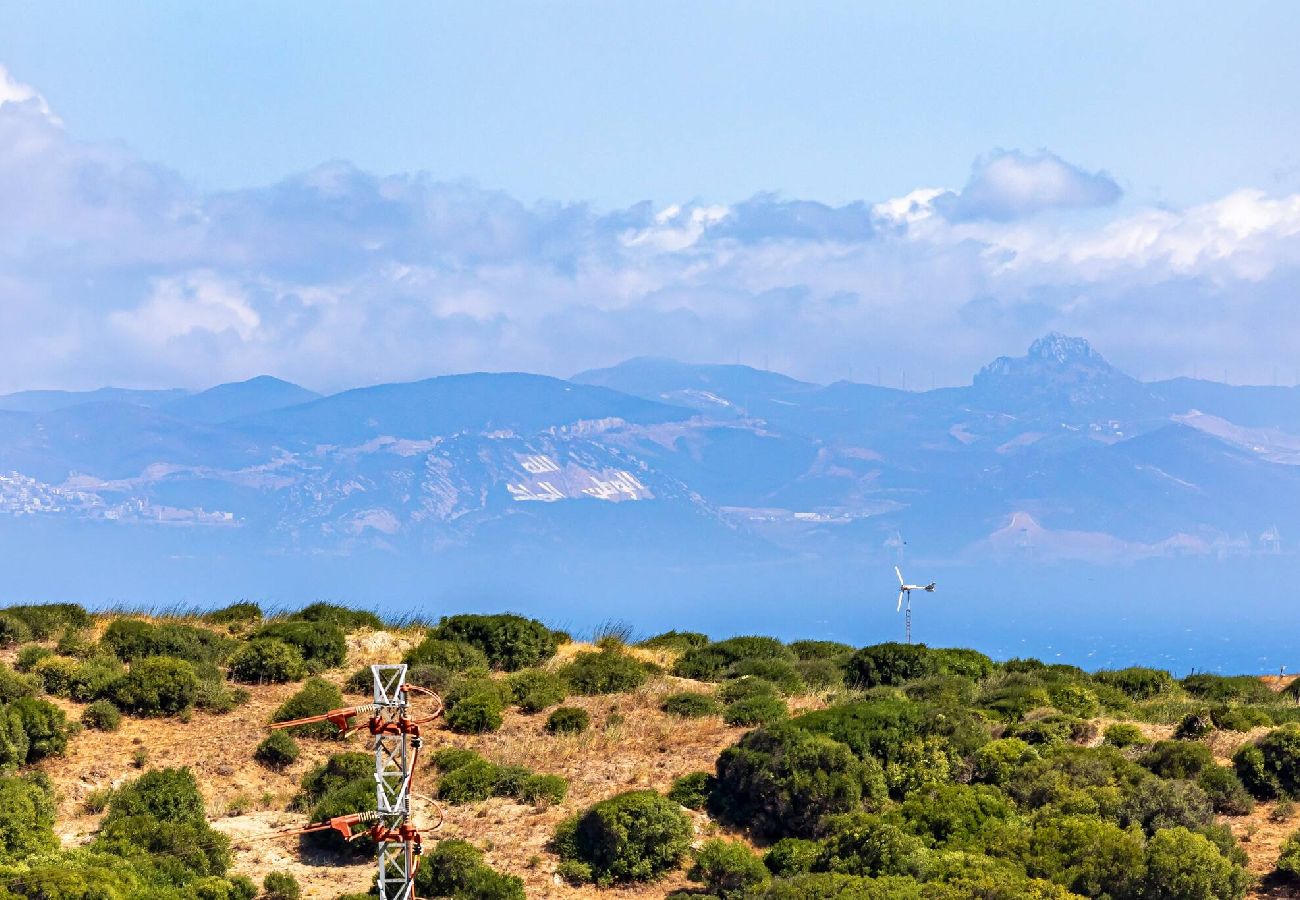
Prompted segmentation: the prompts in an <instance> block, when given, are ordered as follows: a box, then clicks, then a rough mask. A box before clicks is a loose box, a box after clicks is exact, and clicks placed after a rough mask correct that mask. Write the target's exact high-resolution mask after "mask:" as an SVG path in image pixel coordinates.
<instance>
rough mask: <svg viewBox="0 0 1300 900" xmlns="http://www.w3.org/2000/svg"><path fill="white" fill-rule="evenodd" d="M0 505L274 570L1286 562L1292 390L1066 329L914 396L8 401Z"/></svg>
mask: <svg viewBox="0 0 1300 900" xmlns="http://www.w3.org/2000/svg"><path fill="white" fill-rule="evenodd" d="M0 517H4V518H8V519H11V520H13V523H12V524H13V525H14V526H19V525H21V524H23V523H34V522H36V521H38V520H39V521H41V522H46V523H51V524H49V525H46V526H45V527H46V528H47V529H51V528H52V529H53V530H52V531H49V532H48V533H50V534H54V535H57V534H58V533H59V532H58V526H59V525H63V524H68V525H71V524H73V523H87V522H90V523H97V525H98V526H100V527H102V528H121V529H125V528H130V529H131V531H130V543H132V544H139V545H141V546H146V545H147V544H148V543H149V542H150V541H151V540H152V539H153V538H154V536H155V535H156V534H157V533H158V532H159V531H163V530H167V529H176V528H184V529H191V530H193V531H194V532H196V533H198V536H191V537H189V538H187V540H188V541H189V542H190V544H191V546H194V547H198V548H201V546H202V542H203V538H202V536H201V535H202V533H205V532H213V533H216V532H222V531H230V530H236V531H238V532H240V533H242V534H244V535H247V536H256V542H255V543H256V546H257V547H259V548H260V550H261V552H265V553H274V554H279V555H294V554H319V553H325V554H330V555H339V554H349V553H353V552H356V551H359V550H363V549H364V550H380V551H383V552H386V553H391V554H395V555H397V556H407V557H409V556H414V557H422V556H429V555H435V556H436V554H438V553H439V552H440V551H444V550H449V549H454V548H462V549H473V550H475V551H479V552H482V553H485V554H489V555H490V554H491V553H492V552H494V551H495V550H496V549H502V550H509V551H511V552H517V551H518V550H519V548H520V547H527V546H532V547H539V548H546V547H553V548H556V549H557V551H559V552H567V553H575V552H585V551H599V552H607V551H609V550H610V548H611V546H615V545H616V546H617V547H621V548H622V549H623V550H624V551H626V550H633V549H634V550H635V552H636V553H637V554H638V555H639V556H642V557H645V556H647V555H649V556H653V557H656V558H659V559H661V560H665V561H670V562H675V561H689V560H696V559H700V558H714V559H716V558H725V559H730V560H746V559H770V558H777V557H781V556H783V555H789V554H798V555H804V556H812V557H826V558H833V557H835V556H836V555H842V554H846V553H852V554H855V555H858V554H866V555H873V554H878V555H881V556H890V555H892V554H894V553H895V552H897V550H898V549H899V548H900V547H901V542H902V541H903V540H908V541H909V542H912V544H913V545H915V544H916V543H917V542H920V543H922V545H923V546H924V547H925V551H926V553H928V554H929V555H930V556H934V557H943V556H948V557H963V556H971V555H974V556H978V557H983V556H987V555H990V554H992V555H1005V554H1012V555H1017V556H1022V557H1023V556H1028V557H1033V558H1040V559H1079V560H1089V561H1097V562H1111V561H1120V560H1130V559H1136V558H1143V557H1150V556H1170V555H1194V556H1208V555H1219V556H1222V555H1236V554H1242V555H1244V554H1263V553H1286V552H1289V550H1290V547H1289V545H1288V544H1287V542H1286V537H1287V536H1289V535H1293V534H1300V389H1296V388H1268V387H1233V386H1228V385H1223V384H1218V383H1212V382H1205V381H1195V380H1191V379H1176V380H1173V381H1164V382H1155V383H1143V382H1139V381H1136V380H1134V379H1133V378H1130V377H1128V376H1127V375H1125V374H1124V373H1122V372H1119V371H1117V370H1116V369H1114V368H1113V367H1111V366H1110V365H1109V364H1108V363H1107V362H1106V360H1105V359H1104V358H1103V357H1102V356H1101V355H1100V354H1099V353H1098V352H1097V351H1096V350H1094V349H1093V348H1092V347H1090V346H1089V345H1088V343H1087V342H1086V341H1084V340H1082V339H1079V338H1071V337H1065V336H1062V335H1058V334H1051V335H1048V336H1046V337H1044V338H1041V339H1040V340H1038V341H1035V342H1034V344H1033V345H1032V346H1031V347H1030V348H1029V350H1028V353H1027V354H1026V355H1024V356H1020V357H1002V358H999V359H996V360H994V361H992V362H990V363H989V364H988V365H986V366H985V367H984V368H983V369H981V370H980V371H979V372H978V373H976V375H975V377H974V379H973V382H972V384H971V385H970V386H968V387H960V388H944V389H939V390H931V391H925V392H908V391H901V390H894V389H889V388H884V387H877V386H872V385H866V384H856V383H849V382H837V383H834V384H830V385H819V384H810V383H806V382H801V381H797V380H795V379H792V378H788V377H786V376H783V375H780V374H777V373H773V372H766V371H761V370H757V369H752V368H749V367H746V366H739V365H694V364H686V363H678V362H673V361H669V360H659V359H633V360H629V361H627V362H625V363H622V364H620V365H617V366H614V367H612V368H608V369H600V370H594V371H588V372H583V373H580V374H578V375H575V376H574V377H573V378H571V379H569V380H567V381H565V380H561V379H556V378H549V377H544V376H538V375H528V374H517V373H507V374H482V373H480V374H469V375H452V376H444V377H439V378H431V379H428V380H425V381H418V382H411V383H404V384H385V385H378V386H374V387H366V388H359V389H356V390H350V391H344V392H342V393H339V394H335V395H333V396H328V397H322V396H320V395H318V394H316V393H314V392H312V391H310V390H307V389H305V388H302V387H299V386H297V385H293V384H289V383H286V382H284V381H280V380H278V379H275V378H270V377H260V378H255V379H252V380H251V381H246V382H242V383H238V384H224V385H220V386H217V387H214V388H211V389H210V390H207V391H203V392H199V393H190V392H186V391H181V390H162V391H131V390H119V389H114V388H104V389H101V390H98V391H93V392H88V393H74V392H60V391H30V392H24V393H20V394H11V395H8V396H0Z"/></svg>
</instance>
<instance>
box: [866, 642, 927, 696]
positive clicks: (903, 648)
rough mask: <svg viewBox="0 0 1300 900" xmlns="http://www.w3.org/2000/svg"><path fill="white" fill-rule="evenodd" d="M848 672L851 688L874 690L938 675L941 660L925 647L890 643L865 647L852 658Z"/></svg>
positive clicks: (922, 645)
mask: <svg viewBox="0 0 1300 900" xmlns="http://www.w3.org/2000/svg"><path fill="white" fill-rule="evenodd" d="M846 670H847V678H848V682H849V685H850V686H852V687H858V688H872V687H877V686H879V685H899V684H903V683H904V682H907V681H913V680H915V679H917V678H925V677H927V676H929V675H936V674H938V672H939V660H938V659H937V658H936V657H935V655H934V653H933V652H932V651H931V650H930V649H929V648H928V647H926V646H925V644H899V643H894V642H890V643H884V644H876V645H874V646H871V647H863V648H862V649H861V650H859V651H858V652H856V653H854V654H853V655H852V656H850V657H849V659H848V662H847V663H846Z"/></svg>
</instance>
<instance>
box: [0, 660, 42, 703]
mask: <svg viewBox="0 0 1300 900" xmlns="http://www.w3.org/2000/svg"><path fill="white" fill-rule="evenodd" d="M38 690H40V682H39V681H37V680H36V677H35V676H33V675H19V674H18V673H17V672H15V671H13V670H12V669H9V668H7V667H6V666H4V665H2V664H0V703H10V702H12V701H14V700H17V699H18V698H19V697H31V696H34V695H35V694H36V692H37V691H38Z"/></svg>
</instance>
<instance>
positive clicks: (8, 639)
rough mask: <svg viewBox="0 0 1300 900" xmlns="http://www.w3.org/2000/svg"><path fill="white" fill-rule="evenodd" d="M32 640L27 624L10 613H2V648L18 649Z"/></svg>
mask: <svg viewBox="0 0 1300 900" xmlns="http://www.w3.org/2000/svg"><path fill="white" fill-rule="evenodd" d="M31 639H32V630H31V629H30V628H28V627H27V623H26V622H24V621H23V620H22V619H20V618H18V617H17V616H15V615H12V614H10V613H0V647H16V646H18V645H19V644H25V643H27V642H28V641H30V640H31Z"/></svg>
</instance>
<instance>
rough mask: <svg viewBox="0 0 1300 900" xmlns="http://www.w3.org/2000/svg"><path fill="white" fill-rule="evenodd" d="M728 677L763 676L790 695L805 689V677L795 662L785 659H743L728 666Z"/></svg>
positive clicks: (765, 679)
mask: <svg viewBox="0 0 1300 900" xmlns="http://www.w3.org/2000/svg"><path fill="white" fill-rule="evenodd" d="M724 676H725V677H726V678H746V677H753V678H762V679H763V680H764V681H767V682H769V683H771V684H774V685H776V687H777V689H778V690H780V692H781V693H782V694H785V695H786V696H790V695H792V694H798V693H800V692H802V691H803V690H804V689H805V685H804V683H803V678H801V677H800V676H799V673H798V672H797V671H796V670H795V667H794V664H793V663H791V662H790V661H788V660H784V659H742V660H739V661H738V662H734V663H732V664H731V665H729V666H727V670H726V672H725V673H724Z"/></svg>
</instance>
